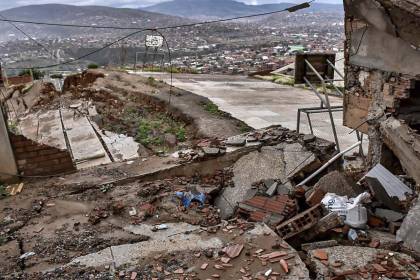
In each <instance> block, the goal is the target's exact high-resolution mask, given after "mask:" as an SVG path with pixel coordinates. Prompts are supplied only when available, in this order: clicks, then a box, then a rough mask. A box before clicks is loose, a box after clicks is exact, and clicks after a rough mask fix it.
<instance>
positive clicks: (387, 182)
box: [362, 164, 413, 211]
mask: <svg viewBox="0 0 420 280" xmlns="http://www.w3.org/2000/svg"><path fill="white" fill-rule="evenodd" d="M362 180H365V181H366V182H367V183H368V185H369V188H370V189H371V191H372V193H373V195H374V196H375V198H376V199H377V200H378V201H380V202H382V203H383V204H385V205H386V206H387V207H389V208H390V209H392V210H394V211H400V210H402V209H404V208H406V205H407V201H408V200H409V198H410V196H411V195H412V194H413V190H412V189H410V188H409V187H408V186H406V185H405V184H404V183H403V182H401V180H400V179H398V177H397V176H395V175H394V174H392V173H391V172H390V171H389V170H388V169H386V168H385V167H383V166H382V165H381V164H378V165H376V166H375V167H374V168H372V169H371V170H370V171H369V172H368V173H367V174H366V175H365V177H363V179H362Z"/></svg>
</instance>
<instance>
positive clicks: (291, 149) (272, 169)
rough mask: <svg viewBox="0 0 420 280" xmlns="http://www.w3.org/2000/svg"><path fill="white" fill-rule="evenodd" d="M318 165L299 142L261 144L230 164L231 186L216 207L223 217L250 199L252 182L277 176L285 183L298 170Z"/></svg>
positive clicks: (224, 191)
mask: <svg viewBox="0 0 420 280" xmlns="http://www.w3.org/2000/svg"><path fill="white" fill-rule="evenodd" d="M319 166H320V161H319V160H318V158H317V157H316V155H315V154H313V153H312V152H310V151H308V150H307V149H306V148H305V147H304V146H302V145H301V144H299V143H290V144H288V143H280V144H278V145H277V146H267V147H262V148H261V151H255V152H252V153H249V154H248V155H245V156H243V157H242V158H240V159H239V160H238V161H237V162H236V163H235V164H234V166H233V174H234V177H233V182H234V187H233V188H227V189H225V190H223V193H222V194H221V195H220V196H219V197H218V198H217V200H216V206H217V207H218V208H220V209H221V216H222V218H224V219H226V218H228V217H230V216H231V215H232V214H233V213H234V211H235V209H236V206H237V204H238V203H239V202H242V201H244V200H247V199H250V198H252V197H253V196H254V195H255V194H256V192H257V190H256V189H255V188H253V183H256V182H259V181H261V180H267V179H280V181H281V182H284V183H286V182H287V181H288V180H289V178H290V177H293V176H294V175H296V174H297V173H299V172H304V171H306V172H310V171H312V170H315V169H316V168H317V167H319Z"/></svg>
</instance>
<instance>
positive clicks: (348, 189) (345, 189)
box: [313, 171, 363, 197]
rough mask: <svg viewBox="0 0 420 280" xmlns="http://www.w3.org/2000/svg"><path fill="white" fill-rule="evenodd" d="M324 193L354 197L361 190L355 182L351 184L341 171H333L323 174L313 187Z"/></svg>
mask: <svg viewBox="0 0 420 280" xmlns="http://www.w3.org/2000/svg"><path fill="white" fill-rule="evenodd" d="M313 189H314V190H318V189H320V190H322V191H323V192H324V193H325V194H326V193H335V194H337V195H340V196H345V195H346V196H348V197H356V196H358V195H359V194H361V193H362V192H363V189H362V188H361V187H360V186H358V185H357V184H352V183H351V182H350V180H348V179H347V178H346V177H345V176H344V175H343V174H342V173H341V172H339V171H333V172H330V173H328V174H327V175H325V176H323V177H322V178H321V179H319V181H318V182H317V183H316V184H315V186H314V187H313Z"/></svg>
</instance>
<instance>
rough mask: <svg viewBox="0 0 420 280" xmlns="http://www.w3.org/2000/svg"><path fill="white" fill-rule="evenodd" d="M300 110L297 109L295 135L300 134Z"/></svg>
mask: <svg viewBox="0 0 420 280" xmlns="http://www.w3.org/2000/svg"><path fill="white" fill-rule="evenodd" d="M300 111H301V110H300V109H298V113H297V125H296V131H297V133H300V132H299V131H300Z"/></svg>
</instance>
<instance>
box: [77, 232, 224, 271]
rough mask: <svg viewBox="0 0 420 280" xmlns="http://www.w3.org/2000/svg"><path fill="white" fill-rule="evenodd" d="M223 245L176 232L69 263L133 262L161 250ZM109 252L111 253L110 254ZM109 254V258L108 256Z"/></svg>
mask: <svg viewBox="0 0 420 280" xmlns="http://www.w3.org/2000/svg"><path fill="white" fill-rule="evenodd" d="M223 245H224V243H223V241H222V240H221V239H219V238H216V237H213V238H209V239H204V238H202V237H201V236H199V235H197V234H178V235H176V236H174V237H173V238H164V239H154V240H150V241H145V242H139V243H135V244H125V245H120V246H112V247H109V248H106V249H104V250H102V251H99V252H97V253H93V254H89V255H86V256H82V257H79V258H76V259H74V260H73V261H72V262H71V263H70V265H71V264H76V263H78V264H80V265H85V266H94V267H95V266H103V265H115V267H119V266H122V265H125V264H130V263H135V262H136V260H137V259H141V258H145V257H150V256H153V255H154V254H158V253H161V252H165V253H172V252H177V251H196V250H205V249H210V248H211V249H220V248H222V247H223ZM110 253H111V254H110ZM110 255H111V258H110Z"/></svg>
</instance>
